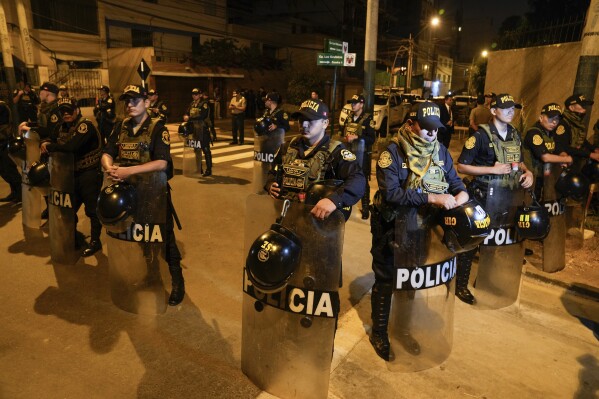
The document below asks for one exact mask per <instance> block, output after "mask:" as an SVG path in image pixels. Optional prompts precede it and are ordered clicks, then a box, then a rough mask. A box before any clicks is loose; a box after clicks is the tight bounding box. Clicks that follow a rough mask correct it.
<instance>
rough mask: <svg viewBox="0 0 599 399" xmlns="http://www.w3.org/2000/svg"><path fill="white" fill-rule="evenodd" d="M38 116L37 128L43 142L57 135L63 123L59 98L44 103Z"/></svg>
mask: <svg viewBox="0 0 599 399" xmlns="http://www.w3.org/2000/svg"><path fill="white" fill-rule="evenodd" d="M42 105H43V106H41V107H40V112H39V115H38V117H37V123H38V127H37V128H35V130H36V131H37V133H38V134H39V136H40V140H41V141H42V142H43V141H45V140H49V139H50V138H51V137H55V135H56V132H57V130H58V129H59V127H60V124H61V123H62V117H61V115H60V112H58V100H54V101H52V102H49V103H44V104H42Z"/></svg>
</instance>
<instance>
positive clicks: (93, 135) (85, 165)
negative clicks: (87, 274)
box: [40, 97, 102, 257]
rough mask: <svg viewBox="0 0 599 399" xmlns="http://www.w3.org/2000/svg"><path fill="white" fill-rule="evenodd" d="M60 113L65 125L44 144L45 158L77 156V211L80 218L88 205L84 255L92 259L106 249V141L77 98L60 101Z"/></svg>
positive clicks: (62, 124)
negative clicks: (101, 202)
mask: <svg viewBox="0 0 599 399" xmlns="http://www.w3.org/2000/svg"><path fill="white" fill-rule="evenodd" d="M58 112H60V115H61V120H62V123H61V124H60V126H59V128H58V130H57V131H55V132H53V134H52V136H51V137H50V139H51V141H44V142H43V143H42V144H41V146H40V149H41V152H42V154H45V153H52V152H70V153H72V154H73V156H74V161H75V165H74V166H75V168H74V172H75V175H74V178H75V186H74V189H75V190H74V198H73V211H74V212H75V215H77V211H78V210H79V208H80V207H81V205H82V204H84V205H85V215H86V216H87V217H88V218H89V220H90V224H91V238H90V242H89V245H88V246H87V248H85V249H84V250H83V252H82V254H81V255H82V256H84V257H87V256H92V255H93V254H95V253H96V252H98V251H100V250H101V249H102V242H101V241H100V234H101V233H102V225H101V224H100V221H99V220H98V216H97V215H96V205H97V201H98V195H99V194H100V187H101V186H102V174H101V173H100V170H99V168H98V166H99V164H100V157H101V156H102V137H101V136H100V133H99V132H98V129H96V127H95V126H94V125H93V123H92V122H91V121H90V120H89V119H87V118H84V117H82V115H81V111H80V110H79V107H78V106H77V100H76V99H75V98H71V97H62V98H60V99H59V100H58Z"/></svg>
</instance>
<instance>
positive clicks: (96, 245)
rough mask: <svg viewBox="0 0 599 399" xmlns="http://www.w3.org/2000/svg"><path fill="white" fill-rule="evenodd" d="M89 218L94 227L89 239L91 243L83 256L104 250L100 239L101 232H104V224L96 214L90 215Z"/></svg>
mask: <svg viewBox="0 0 599 399" xmlns="http://www.w3.org/2000/svg"><path fill="white" fill-rule="evenodd" d="M89 219H90V220H89V221H90V224H91V228H92V229H91V238H90V240H89V245H88V246H87V248H85V249H84V250H83V252H82V253H81V256H83V257H84V258H86V257H88V256H92V255H93V254H95V253H96V252H98V251H101V250H102V242H101V241H100V234H102V224H101V223H100V220H98V218H97V217H96V216H90V218H89Z"/></svg>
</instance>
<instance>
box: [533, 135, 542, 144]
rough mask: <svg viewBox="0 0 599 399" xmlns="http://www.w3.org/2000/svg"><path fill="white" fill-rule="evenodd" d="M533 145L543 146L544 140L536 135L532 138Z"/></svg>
mask: <svg viewBox="0 0 599 399" xmlns="http://www.w3.org/2000/svg"><path fill="white" fill-rule="evenodd" d="M532 143H533V144H534V145H541V144H543V138H542V137H541V136H540V135H538V134H535V135H534V136H532Z"/></svg>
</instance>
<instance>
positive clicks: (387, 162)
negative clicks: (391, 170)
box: [377, 151, 393, 169]
mask: <svg viewBox="0 0 599 399" xmlns="http://www.w3.org/2000/svg"><path fill="white" fill-rule="evenodd" d="M392 163H393V160H392V159H391V154H390V153H389V151H383V152H382V153H381V156H380V157H379V161H378V162H377V165H379V167H381V168H383V169H385V168H388V167H389V166H391V164H392Z"/></svg>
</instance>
